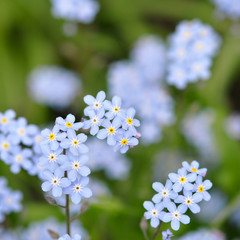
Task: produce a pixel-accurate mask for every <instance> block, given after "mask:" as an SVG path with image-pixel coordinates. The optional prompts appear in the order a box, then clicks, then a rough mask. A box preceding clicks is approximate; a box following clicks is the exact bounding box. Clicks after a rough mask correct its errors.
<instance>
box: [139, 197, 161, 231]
mask: <svg viewBox="0 0 240 240" xmlns="http://www.w3.org/2000/svg"><path fill="white" fill-rule="evenodd" d="M143 206H144V208H145V209H146V210H147V212H145V213H144V217H145V218H146V219H147V220H148V219H151V222H150V224H151V226H152V227H153V228H156V227H157V226H158V225H159V223H160V220H162V219H163V216H164V214H165V212H163V211H162V210H163V208H164V206H163V204H161V203H160V204H155V205H154V204H153V203H152V202H150V201H145V202H144V203H143Z"/></svg>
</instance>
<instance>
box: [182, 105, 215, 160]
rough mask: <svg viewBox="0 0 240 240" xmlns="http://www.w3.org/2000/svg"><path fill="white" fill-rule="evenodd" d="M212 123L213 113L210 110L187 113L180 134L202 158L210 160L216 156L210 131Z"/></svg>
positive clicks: (211, 131) (212, 134)
mask: <svg viewBox="0 0 240 240" xmlns="http://www.w3.org/2000/svg"><path fill="white" fill-rule="evenodd" d="M213 121H214V112H213V111H212V110H211V109H205V110H202V111H200V112H196V113H195V112H190V113H188V114H187V115H186V116H185V117H184V118H183V120H182V125H181V132H182V133H183V135H184V136H185V137H186V139H187V141H188V142H189V143H190V144H191V145H193V146H194V147H196V148H197V150H198V151H199V153H200V154H201V156H202V157H204V158H206V159H211V160H213V159H215V158H216V156H217V148H216V146H215V140H214V133H213V130H212V124H213Z"/></svg>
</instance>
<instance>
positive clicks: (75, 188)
mask: <svg viewBox="0 0 240 240" xmlns="http://www.w3.org/2000/svg"><path fill="white" fill-rule="evenodd" d="M73 189H74V191H75V192H80V191H81V190H82V186H81V185H80V184H76V185H75V186H74V188H73Z"/></svg>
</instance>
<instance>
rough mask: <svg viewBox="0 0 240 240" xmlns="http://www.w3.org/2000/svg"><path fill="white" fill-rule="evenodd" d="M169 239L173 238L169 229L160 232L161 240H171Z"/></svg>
mask: <svg viewBox="0 0 240 240" xmlns="http://www.w3.org/2000/svg"><path fill="white" fill-rule="evenodd" d="M171 237H173V234H172V232H171V231H170V230H169V229H167V230H166V231H163V232H162V240H171Z"/></svg>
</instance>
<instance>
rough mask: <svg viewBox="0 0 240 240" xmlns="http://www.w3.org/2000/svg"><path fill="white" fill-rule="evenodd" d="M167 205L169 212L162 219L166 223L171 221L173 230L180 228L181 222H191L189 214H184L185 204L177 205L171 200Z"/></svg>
mask: <svg viewBox="0 0 240 240" xmlns="http://www.w3.org/2000/svg"><path fill="white" fill-rule="evenodd" d="M166 207H167V209H168V211H169V213H165V214H164V216H163V219H162V221H163V222H166V223H167V222H171V228H172V229H173V230H175V231H177V230H179V228H180V222H182V223H183V224H188V223H190V218H189V217H188V216H187V215H184V213H185V212H186V211H185V209H184V208H183V206H181V205H180V206H178V207H176V205H175V204H174V203H173V202H169V203H168V204H167V205H166Z"/></svg>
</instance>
